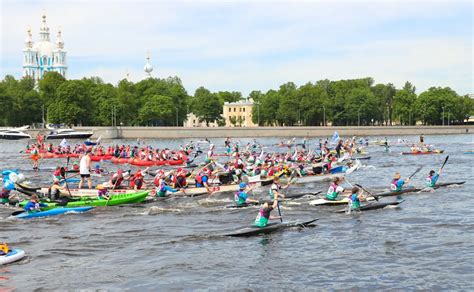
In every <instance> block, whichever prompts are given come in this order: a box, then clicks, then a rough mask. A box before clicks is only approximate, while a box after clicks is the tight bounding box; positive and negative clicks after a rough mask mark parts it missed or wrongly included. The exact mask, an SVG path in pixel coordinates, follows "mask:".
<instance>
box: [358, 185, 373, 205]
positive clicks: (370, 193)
mask: <svg viewBox="0 0 474 292" xmlns="http://www.w3.org/2000/svg"><path fill="white" fill-rule="evenodd" d="M355 185H356V186H357V187H359V188H361V189H362V190H363V191H364V192H366V193H367V194H369V195H370V196H372V197H373V198H374V199H375V200H376V201H377V202H378V201H379V197H378V196H376V195H374V194H373V193H372V192H369V191H368V190H367V189H366V188H364V187H363V186H361V185H360V184H355Z"/></svg>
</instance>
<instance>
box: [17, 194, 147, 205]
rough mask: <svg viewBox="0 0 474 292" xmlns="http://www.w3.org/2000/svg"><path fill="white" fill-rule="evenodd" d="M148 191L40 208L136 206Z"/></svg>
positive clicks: (89, 198) (83, 198)
mask: <svg viewBox="0 0 474 292" xmlns="http://www.w3.org/2000/svg"><path fill="white" fill-rule="evenodd" d="M149 192H150V191H141V192H136V193H131V194H114V195H111V196H110V199H109V200H106V199H98V198H97V197H95V198H93V197H82V198H80V199H79V200H77V201H71V202H68V203H67V204H66V205H65V206H59V205H58V203H48V202H43V203H45V204H47V205H48V206H47V207H44V208H41V209H42V210H50V209H54V208H56V207H67V208H74V207H85V206H94V207H104V206H116V205H122V204H136V203H142V202H143V201H144V200H145V198H146V197H147V196H148V193H149ZM26 203H28V201H23V202H21V203H20V207H24V206H25V205H26Z"/></svg>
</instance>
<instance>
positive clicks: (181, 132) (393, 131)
mask: <svg viewBox="0 0 474 292" xmlns="http://www.w3.org/2000/svg"><path fill="white" fill-rule="evenodd" d="M75 129H77V130H92V131H94V136H92V138H98V137H100V136H101V137H102V138H103V139H121V138H122V139H137V138H139V139H153V138H154V139H184V138H192V139H196V138H205V137H207V138H225V137H231V138H262V137H282V138H283V137H305V136H307V137H331V136H332V135H333V134H334V132H335V131H336V132H337V133H338V134H339V135H340V136H341V137H348V136H358V137H365V136H408V135H420V134H424V135H426V136H428V135H447V134H473V133H474V125H463V126H388V127H384V126H376V127H256V128H228V127H219V128H184V127H77V128H75ZM28 132H29V133H30V135H31V136H32V137H36V136H37V134H38V133H43V134H45V133H47V132H48V130H47V129H44V130H29V131H28Z"/></svg>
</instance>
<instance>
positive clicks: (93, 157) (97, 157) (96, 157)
mask: <svg viewBox="0 0 474 292" xmlns="http://www.w3.org/2000/svg"><path fill="white" fill-rule="evenodd" d="M112 157H114V156H113V155H110V154H105V155H91V161H103V160H110V159H112Z"/></svg>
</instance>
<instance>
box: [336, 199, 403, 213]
mask: <svg viewBox="0 0 474 292" xmlns="http://www.w3.org/2000/svg"><path fill="white" fill-rule="evenodd" d="M404 201H405V200H400V201H393V202H373V203H369V204H367V205H363V206H360V208H357V209H352V210H351V211H355V212H358V211H370V210H377V209H383V208H385V207H387V206H396V205H399V204H401V203H402V202H404ZM346 211H347V210H346V209H342V210H339V211H336V213H344V212H346Z"/></svg>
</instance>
